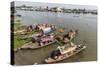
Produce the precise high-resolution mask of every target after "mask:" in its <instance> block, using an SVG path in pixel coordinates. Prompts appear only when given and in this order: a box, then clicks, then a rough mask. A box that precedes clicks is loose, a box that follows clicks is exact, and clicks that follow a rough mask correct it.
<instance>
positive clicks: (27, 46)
mask: <svg viewBox="0 0 100 67" xmlns="http://www.w3.org/2000/svg"><path fill="white" fill-rule="evenodd" d="M55 42H56V41H55V40H54V41H53V42H49V43H47V44H43V45H41V46H40V45H39V43H32V42H29V43H27V44H25V45H23V46H22V47H21V48H20V49H38V48H42V47H45V46H48V45H50V44H53V43H55Z"/></svg>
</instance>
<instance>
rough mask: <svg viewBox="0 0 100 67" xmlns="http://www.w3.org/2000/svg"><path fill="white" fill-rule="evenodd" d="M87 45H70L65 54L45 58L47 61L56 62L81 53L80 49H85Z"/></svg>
mask: <svg viewBox="0 0 100 67" xmlns="http://www.w3.org/2000/svg"><path fill="white" fill-rule="evenodd" d="M85 48H86V46H85V45H78V46H74V47H69V48H68V49H67V50H66V51H65V53H64V54H62V55H60V56H59V57H58V58H57V59H53V58H51V57H48V58H46V59H45V63H48V64H50V63H55V62H58V61H61V60H64V59H67V58H70V57H71V56H73V55H75V54H77V53H79V52H80V51H82V50H83V49H85Z"/></svg>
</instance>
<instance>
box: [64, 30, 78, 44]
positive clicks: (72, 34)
mask: <svg viewBox="0 0 100 67" xmlns="http://www.w3.org/2000/svg"><path fill="white" fill-rule="evenodd" d="M75 35H76V32H75V31H72V30H70V31H69V32H68V34H65V35H64V36H63V42H64V43H67V44H70V46H74V43H73V41H74V37H75Z"/></svg>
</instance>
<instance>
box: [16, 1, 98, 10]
mask: <svg viewBox="0 0 100 67" xmlns="http://www.w3.org/2000/svg"><path fill="white" fill-rule="evenodd" d="M21 5H27V6H42V7H46V6H49V7H61V8H62V7H64V8H70V9H73V8H81V9H82V8H85V9H93V10H94V9H97V7H96V6H93V5H72V4H57V3H39V2H24V1H15V6H21Z"/></svg>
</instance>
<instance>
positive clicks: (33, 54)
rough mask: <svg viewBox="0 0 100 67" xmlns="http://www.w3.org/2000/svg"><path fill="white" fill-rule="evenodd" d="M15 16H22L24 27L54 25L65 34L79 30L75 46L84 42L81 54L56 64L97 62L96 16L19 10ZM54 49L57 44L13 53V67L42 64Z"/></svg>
mask: <svg viewBox="0 0 100 67" xmlns="http://www.w3.org/2000/svg"><path fill="white" fill-rule="evenodd" d="M17 14H21V15H22V17H21V20H22V23H23V24H26V25H29V24H37V23H50V24H55V25H56V26H57V27H62V28H65V31H66V32H68V31H69V30H70V29H73V30H76V29H78V30H79V34H78V36H77V37H76V39H75V44H81V43H83V42H84V41H85V42H86V46H87V48H86V49H85V50H84V51H83V52H81V53H79V54H77V55H74V56H73V57H71V58H69V59H65V60H63V61H60V62H58V63H68V62H83V61H96V60H97V15H92V14H73V13H59V12H58V13H55V12H36V11H20V10H18V11H17ZM56 47H57V44H56V43H55V44H51V45H49V46H47V47H43V48H40V49H36V50H20V51H19V52H17V53H15V58H14V60H15V65H32V64H34V63H38V64H44V63H43V61H44V59H45V58H46V57H47V56H48V55H49V54H50V52H51V51H52V50H54V49H55V48H56Z"/></svg>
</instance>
